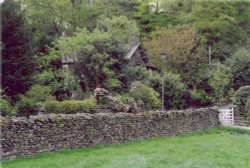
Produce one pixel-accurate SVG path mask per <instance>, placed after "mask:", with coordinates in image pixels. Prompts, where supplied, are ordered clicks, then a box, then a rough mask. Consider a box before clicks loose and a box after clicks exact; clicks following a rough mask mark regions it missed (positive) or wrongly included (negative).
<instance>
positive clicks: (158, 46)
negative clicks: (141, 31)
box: [144, 26, 206, 88]
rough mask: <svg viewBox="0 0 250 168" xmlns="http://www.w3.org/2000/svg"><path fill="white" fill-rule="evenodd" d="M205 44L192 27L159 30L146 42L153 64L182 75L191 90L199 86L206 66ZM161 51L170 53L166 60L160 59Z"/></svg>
mask: <svg viewBox="0 0 250 168" xmlns="http://www.w3.org/2000/svg"><path fill="white" fill-rule="evenodd" d="M204 43H205V41H204V39H203V38H201V37H200V36H199V35H198V34H197V32H196V30H195V28H194V27H192V26H182V27H179V28H178V27H172V28H164V29H159V30H158V31H156V32H155V34H154V35H153V36H152V39H147V40H145V41H144V45H145V48H146V49H147V51H148V53H149V59H150V61H151V63H152V64H154V65H156V66H157V67H162V66H164V67H166V68H167V69H168V70H171V71H172V72H174V73H177V74H180V75H181V78H182V80H183V81H184V82H185V83H186V84H188V86H189V87H190V88H192V87H194V86H195V85H197V82H198V80H199V79H200V77H201V76H200V73H199V72H200V70H201V69H202V68H203V67H204V66H205V65H206V55H205V53H204V51H205V50H204ZM161 50H165V51H166V52H167V53H168V55H167V58H166V60H162V59H161V58H160V53H161ZM164 62H165V64H164Z"/></svg>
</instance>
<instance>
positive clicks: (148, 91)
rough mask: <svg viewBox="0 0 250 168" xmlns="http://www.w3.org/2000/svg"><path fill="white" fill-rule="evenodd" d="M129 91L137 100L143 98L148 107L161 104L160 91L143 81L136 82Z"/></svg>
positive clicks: (155, 106)
mask: <svg viewBox="0 0 250 168" xmlns="http://www.w3.org/2000/svg"><path fill="white" fill-rule="evenodd" d="M129 93H130V95H131V96H132V97H133V98H134V99H135V100H141V101H142V102H143V103H144V104H145V106H146V107H147V108H157V107H159V106H160V104H161V103H160V99H159V93H157V92H156V91H155V90H154V89H153V88H151V87H148V86H147V85H144V84H142V83H141V82H134V83H133V84H132V85H131V89H130V91H129Z"/></svg>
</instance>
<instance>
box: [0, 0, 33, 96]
mask: <svg viewBox="0 0 250 168" xmlns="http://www.w3.org/2000/svg"><path fill="white" fill-rule="evenodd" d="M1 8H2V47H1V49H2V63H1V64H2V85H3V86H2V88H3V91H4V93H5V94H6V95H7V96H9V97H10V98H11V99H12V100H16V99H17V98H18V94H23V93H25V92H26V91H27V89H29V87H30V86H31V84H32V80H31V75H32V73H33V71H34V68H35V67H34V62H33V61H34V60H32V57H31V53H30V47H29V40H30V37H31V35H30V31H29V29H28V28H27V22H26V20H25V18H24V15H23V13H22V12H21V6H20V4H19V3H18V2H16V1H14V0H5V1H4V2H3V3H2V4H1Z"/></svg>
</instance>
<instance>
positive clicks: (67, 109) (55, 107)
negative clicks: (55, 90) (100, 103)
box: [41, 99, 96, 114]
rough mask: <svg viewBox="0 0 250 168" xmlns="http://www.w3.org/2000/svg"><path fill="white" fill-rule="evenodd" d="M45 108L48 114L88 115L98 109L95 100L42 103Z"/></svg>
mask: <svg viewBox="0 0 250 168" xmlns="http://www.w3.org/2000/svg"><path fill="white" fill-rule="evenodd" d="M41 105H43V106H44V107H45V111H46V113H63V114H74V113H86V112H90V110H91V109H94V108H96V103H95V101H94V100H93V99H87V100H72V101H62V102H58V101H50V102H45V103H41Z"/></svg>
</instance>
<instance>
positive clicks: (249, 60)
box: [226, 48, 250, 90]
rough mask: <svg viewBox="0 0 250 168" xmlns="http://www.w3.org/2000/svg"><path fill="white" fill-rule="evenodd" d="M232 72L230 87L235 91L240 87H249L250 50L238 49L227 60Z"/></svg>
mask: <svg viewBox="0 0 250 168" xmlns="http://www.w3.org/2000/svg"><path fill="white" fill-rule="evenodd" d="M226 63H227V65H228V66H230V67H231V70H232V75H233V76H232V81H231V85H232V87H233V88H234V89H235V90H237V89H238V88H240V87H241V86H246V85H250V78H249V77H250V50H247V49H245V48H240V49H239V50H238V51H236V52H235V53H234V54H233V55H232V56H231V57H230V58H229V59H228V60H227V62H226Z"/></svg>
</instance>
